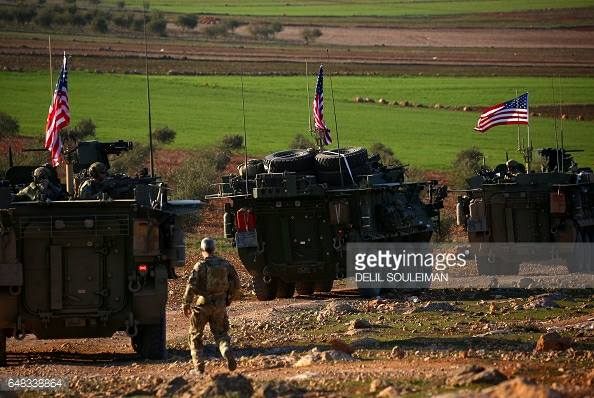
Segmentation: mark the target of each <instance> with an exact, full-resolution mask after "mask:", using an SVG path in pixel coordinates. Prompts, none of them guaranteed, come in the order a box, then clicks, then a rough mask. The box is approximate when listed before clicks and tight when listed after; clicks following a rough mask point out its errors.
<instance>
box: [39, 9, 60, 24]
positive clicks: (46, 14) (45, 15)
mask: <svg viewBox="0 0 594 398" xmlns="http://www.w3.org/2000/svg"><path fill="white" fill-rule="evenodd" d="M54 15H55V12H54V10H52V9H50V8H44V9H42V10H41V11H40V12H39V14H37V16H36V17H35V23H37V24H38V25H39V26H42V27H44V28H49V27H51V26H52V23H53V22H54Z"/></svg>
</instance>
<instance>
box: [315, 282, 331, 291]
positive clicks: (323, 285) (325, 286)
mask: <svg viewBox="0 0 594 398" xmlns="http://www.w3.org/2000/svg"><path fill="white" fill-rule="evenodd" d="M333 285H334V281H333V280H332V279H328V280H325V281H317V282H316V284H315V290H316V292H329V291H332V286H333Z"/></svg>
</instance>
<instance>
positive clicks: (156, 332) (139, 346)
mask: <svg viewBox="0 0 594 398" xmlns="http://www.w3.org/2000/svg"><path fill="white" fill-rule="evenodd" d="M166 322H167V321H166V318H165V314H163V316H162V318H161V322H160V323H159V324H157V325H140V326H138V334H137V335H136V336H134V337H132V348H134V351H136V352H137V353H138V354H140V356H142V357H143V358H145V359H165V357H166V356H167V339H166V326H167V325H166Z"/></svg>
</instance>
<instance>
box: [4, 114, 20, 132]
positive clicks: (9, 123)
mask: <svg viewBox="0 0 594 398" xmlns="http://www.w3.org/2000/svg"><path fill="white" fill-rule="evenodd" d="M19 130H20V126H19V121H18V120H17V119H16V118H15V117H13V116H10V115H9V114H8V113H5V112H0V138H5V137H10V136H13V135H17V134H18V133H19Z"/></svg>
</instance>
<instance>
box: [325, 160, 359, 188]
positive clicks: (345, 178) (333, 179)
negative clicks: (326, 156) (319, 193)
mask: <svg viewBox="0 0 594 398" xmlns="http://www.w3.org/2000/svg"><path fill="white" fill-rule="evenodd" d="M341 166H342V182H343V183H344V185H351V184H352V183H353V181H352V180H351V176H350V174H349V172H348V170H347V169H346V167H345V166H344V164H343V165H341ZM351 173H353V179H354V180H355V183H356V184H358V183H359V181H360V180H361V177H360V176H361V175H366V174H369V167H368V166H367V165H366V164H364V165H362V166H359V167H357V168H352V167H351ZM316 176H317V178H318V182H319V183H326V184H328V185H331V186H340V183H341V181H340V172H339V171H338V170H331V171H325V170H318V171H317V172H316Z"/></svg>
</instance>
